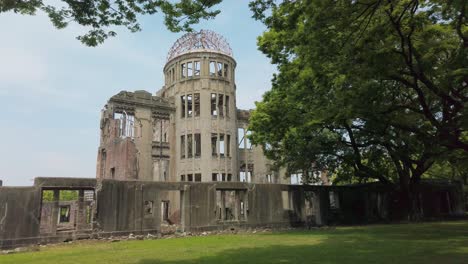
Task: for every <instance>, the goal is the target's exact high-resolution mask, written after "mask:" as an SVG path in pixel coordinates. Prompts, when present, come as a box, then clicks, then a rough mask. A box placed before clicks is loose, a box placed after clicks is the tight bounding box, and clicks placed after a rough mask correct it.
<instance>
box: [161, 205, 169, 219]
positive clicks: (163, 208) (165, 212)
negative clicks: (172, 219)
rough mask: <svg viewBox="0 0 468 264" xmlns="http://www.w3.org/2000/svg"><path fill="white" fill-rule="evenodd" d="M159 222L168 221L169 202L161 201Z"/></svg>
mask: <svg viewBox="0 0 468 264" xmlns="http://www.w3.org/2000/svg"><path fill="white" fill-rule="evenodd" d="M161 220H162V221H168V220H169V201H161Z"/></svg>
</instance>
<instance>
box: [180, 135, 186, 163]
mask: <svg viewBox="0 0 468 264" xmlns="http://www.w3.org/2000/svg"><path fill="white" fill-rule="evenodd" d="M180 158H182V159H185V135H182V136H180Z"/></svg>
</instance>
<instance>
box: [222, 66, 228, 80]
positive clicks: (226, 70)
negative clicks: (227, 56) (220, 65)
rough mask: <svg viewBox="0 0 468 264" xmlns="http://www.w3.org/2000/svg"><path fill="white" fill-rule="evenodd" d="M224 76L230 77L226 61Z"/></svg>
mask: <svg viewBox="0 0 468 264" xmlns="http://www.w3.org/2000/svg"><path fill="white" fill-rule="evenodd" d="M223 76H224V78H227V77H228V65H227V64H226V63H225V64H224V73H223Z"/></svg>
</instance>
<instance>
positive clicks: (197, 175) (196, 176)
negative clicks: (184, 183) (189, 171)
mask: <svg viewBox="0 0 468 264" xmlns="http://www.w3.org/2000/svg"><path fill="white" fill-rule="evenodd" d="M195 181H196V182H201V173H195Z"/></svg>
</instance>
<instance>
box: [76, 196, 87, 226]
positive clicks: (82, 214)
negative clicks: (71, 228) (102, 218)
mask: <svg viewBox="0 0 468 264" xmlns="http://www.w3.org/2000/svg"><path fill="white" fill-rule="evenodd" d="M85 209H86V207H85V205H84V190H82V189H81V190H79V191H78V212H76V216H77V217H76V222H75V225H76V227H75V228H76V230H81V229H83V227H84V226H85V225H86V210H85Z"/></svg>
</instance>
